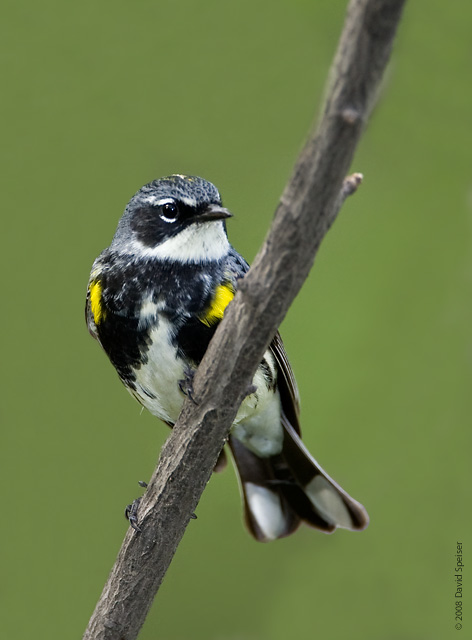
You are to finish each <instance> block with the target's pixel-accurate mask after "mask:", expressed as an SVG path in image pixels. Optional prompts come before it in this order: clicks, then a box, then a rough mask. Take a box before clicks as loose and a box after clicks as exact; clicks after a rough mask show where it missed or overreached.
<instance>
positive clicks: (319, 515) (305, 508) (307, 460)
mask: <svg viewBox="0 0 472 640" xmlns="http://www.w3.org/2000/svg"><path fill="white" fill-rule="evenodd" d="M282 424H283V427H284V443H283V448H282V452H281V453H280V454H278V455H276V456H272V457H270V458H260V457H259V456H257V455H255V454H254V453H252V452H251V451H249V449H247V448H246V447H245V446H244V445H243V444H241V442H239V441H238V440H236V439H235V438H234V436H230V439H229V444H230V448H231V451H232V454H233V458H234V461H235V464H236V467H237V470H238V472H239V477H240V484H241V491H242V495H243V500H244V511H245V519H246V524H247V526H248V528H249V531H250V532H251V533H252V535H253V536H254V537H255V538H256V540H259V541H260V542H268V541H270V540H276V539H277V538H283V537H284V536H288V535H290V534H291V533H293V531H295V529H296V528H297V527H298V525H299V524H300V522H302V521H303V522H306V523H307V524H308V525H310V526H312V527H316V528H317V529H320V530H321V531H324V532H325V533H332V532H333V531H334V530H335V529H336V528H337V527H342V528H343V529H351V530H352V531H359V530H361V529H364V528H365V527H366V526H367V525H368V524H369V516H368V515H367V512H366V510H365V509H364V507H363V506H362V505H361V504H360V503H359V502H357V501H356V500H354V499H353V498H351V496H350V495H349V494H347V493H346V492H345V491H344V490H343V489H342V488H341V487H340V486H339V485H338V484H336V482H334V480H333V479H332V478H330V477H329V476H328V474H327V473H326V472H325V471H323V469H322V468H321V467H320V465H319V464H318V463H317V462H316V460H315V459H314V458H313V457H312V456H311V455H310V453H309V452H308V450H307V449H306V447H305V445H304V444H303V442H302V441H301V438H300V436H299V435H298V433H297V432H296V431H295V429H294V428H293V427H292V426H291V424H290V423H289V422H288V421H287V420H286V419H285V417H284V416H283V414H282Z"/></svg>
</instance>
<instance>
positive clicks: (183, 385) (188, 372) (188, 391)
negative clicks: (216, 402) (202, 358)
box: [179, 367, 198, 404]
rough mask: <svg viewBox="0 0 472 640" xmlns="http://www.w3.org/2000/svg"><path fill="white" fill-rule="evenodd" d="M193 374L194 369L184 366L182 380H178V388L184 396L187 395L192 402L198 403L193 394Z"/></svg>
mask: <svg viewBox="0 0 472 640" xmlns="http://www.w3.org/2000/svg"><path fill="white" fill-rule="evenodd" d="M194 375H195V371H194V370H193V369H190V368H188V367H187V368H186V369H185V371H184V376H185V378H184V379H183V380H179V389H180V390H181V391H182V393H183V394H184V396H188V397H189V398H190V400H191V401H192V402H193V404H198V402H197V401H196V400H195V398H194V396H193V377H194Z"/></svg>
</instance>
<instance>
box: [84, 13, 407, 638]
mask: <svg viewBox="0 0 472 640" xmlns="http://www.w3.org/2000/svg"><path fill="white" fill-rule="evenodd" d="M404 2H405V0H351V2H350V3H349V7H348V11H347V17H346V22H345V25H344V29H343V32H342V35H341V39H340V42H339V46H338V50H337V53H336V56H335V59H334V62H333V65H332V69H331V79H330V83H329V86H328V91H327V98H326V102H325V105H324V110H323V113H322V116H321V119H320V123H319V125H318V128H317V130H316V132H315V134H314V135H312V137H310V139H309V140H308V142H307V144H306V146H305V148H304V149H303V151H302V152H301V154H300V157H299V158H298V161H297V163H296V166H295V170H294V173H293V175H292V178H291V179H290V181H289V182H288V184H287V186H286V188H285V190H284V192H283V194H282V197H281V200H280V204H279V206H278V208H277V211H276V214H275V218H274V222H273V224H272V227H271V229H270V231H269V233H268V235H267V237H266V240H265V242H264V245H263V246H262V248H261V250H260V252H259V254H258V255H257V257H256V259H255V261H254V264H253V266H252V268H251V270H250V271H249V273H248V274H247V276H246V277H245V278H244V280H242V281H241V283H240V286H239V289H238V292H237V294H236V296H235V298H234V300H233V302H232V303H231V304H230V305H229V307H228V309H227V313H226V314H225V317H224V319H223V321H222V322H221V324H220V326H219V327H218V330H217V331H216V333H215V336H214V338H213V340H212V342H211V344H210V346H209V348H208V350H207V353H206V355H205V357H204V359H203V361H202V363H201V365H200V367H199V369H198V372H197V374H196V375H195V379H194V394H193V395H194V398H195V399H196V401H197V402H198V404H195V403H192V402H191V401H190V400H189V399H187V401H186V402H185V404H184V408H183V410H182V413H181V415H180V418H179V420H178V422H177V424H176V425H175V427H174V429H173V431H172V433H171V435H170V437H169V438H168V440H167V442H166V443H165V445H164V447H163V449H162V452H161V456H160V460H159V464H158V467H157V469H156V471H155V472H154V474H153V476H152V478H151V481H150V484H149V488H148V490H147V492H146V494H145V496H144V498H143V500H142V503H141V507H140V526H141V528H142V533H140V534H136V532H134V531H133V530H132V529H129V530H128V532H127V534H126V536H125V539H124V542H123V545H122V547H121V549H120V552H119V555H118V558H117V561H116V563H115V566H114V567H113V569H112V571H111V574H110V576H109V578H108V581H107V583H106V585H105V587H104V589H103V593H102V595H101V597H100V600H99V601H98V604H97V606H96V609H95V611H94V613H93V615H92V618H91V620H90V623H89V626H88V628H87V630H86V632H85V635H84V639H86V640H91V639H92V638H93V639H94V640H98V639H100V640H102V639H107V640H132V639H133V638H136V637H137V635H138V633H139V629H140V628H141V626H142V624H143V622H144V620H145V617H146V615H147V612H148V610H149V608H150V606H151V604H152V601H153V598H154V596H155V594H156V592H157V590H158V588H159V586H160V584H161V582H162V580H163V578H164V575H165V572H166V570H167V567H168V566H169V564H170V562H171V560H172V556H173V555H174V553H175V550H176V548H177V546H178V544H179V542H180V539H181V538H182V536H183V533H184V531H185V528H186V526H187V524H188V522H189V519H190V517H191V514H192V513H193V511H194V510H195V508H196V506H197V503H198V501H199V499H200V496H201V494H202V492H203V490H204V488H205V485H206V484H207V482H208V480H209V478H210V475H211V472H212V469H213V467H214V465H215V462H216V460H217V457H218V455H219V453H220V451H221V449H222V447H223V444H224V442H225V439H226V437H227V435H228V432H229V430H230V427H231V423H232V421H233V419H234V417H235V415H236V413H237V410H238V408H239V405H240V403H241V401H242V400H243V398H244V395H245V393H246V389H247V388H248V386H249V385H250V383H251V380H252V377H253V375H254V373H255V371H256V368H257V366H258V363H259V362H260V360H261V359H262V356H263V354H264V351H265V350H266V348H267V346H268V345H269V343H270V341H271V339H272V337H273V335H274V334H275V331H276V330H277V327H278V326H279V324H280V323H281V321H282V320H283V318H284V316H285V314H286V312H287V310H288V308H289V306H290V304H291V303H292V301H293V299H294V298H295V296H296V295H297V293H298V291H299V290H300V288H301V286H302V284H303V282H304V280H305V279H306V277H307V275H308V272H309V270H310V268H311V266H312V264H313V261H314V258H315V255H316V253H317V250H318V247H319V245H320V242H321V241H322V239H323V237H324V235H325V233H326V231H327V230H328V228H329V227H330V225H331V224H332V223H333V221H334V219H335V217H336V215H337V213H338V211H339V209H340V207H341V205H342V203H343V201H344V199H345V198H346V197H347V195H349V193H351V192H353V191H354V190H355V188H356V186H357V184H358V182H359V181H360V178H359V177H356V176H351V177H350V178H348V179H347V181H344V182H343V180H344V176H345V175H346V173H347V172H348V170H349V166H350V164H351V160H352V158H353V155H354V150H355V148H356V145H357V142H358V140H359V138H360V135H361V132H362V129H363V127H364V125H365V123H366V121H367V118H368V115H369V113H370V110H371V107H372V106H373V103H374V99H375V96H376V94H377V91H378V87H379V83H380V81H381V78H382V74H383V72H384V69H385V66H386V64H387V61H388V58H389V56H390V52H391V49H392V44H393V39H394V36H395V32H396V28H397V25H398V22H399V20H400V16H401V12H402V9H403V5H404ZM357 175H358V174H357Z"/></svg>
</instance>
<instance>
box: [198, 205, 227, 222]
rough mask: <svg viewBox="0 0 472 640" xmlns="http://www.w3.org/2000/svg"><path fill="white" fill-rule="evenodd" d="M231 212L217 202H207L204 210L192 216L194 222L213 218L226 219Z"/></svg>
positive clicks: (209, 220) (208, 220) (207, 220)
mask: <svg viewBox="0 0 472 640" xmlns="http://www.w3.org/2000/svg"><path fill="white" fill-rule="evenodd" d="M232 216H233V214H232V213H231V211H228V209H225V208H224V207H221V206H220V205H218V204H209V205H208V206H207V207H206V209H204V211H202V212H201V213H197V215H196V216H195V217H194V218H193V220H194V222H211V221H213V220H226V218H231V217H232Z"/></svg>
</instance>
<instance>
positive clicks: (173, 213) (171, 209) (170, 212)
mask: <svg viewBox="0 0 472 640" xmlns="http://www.w3.org/2000/svg"><path fill="white" fill-rule="evenodd" d="M178 214H179V209H178V207H177V205H176V204H175V202H166V203H165V204H163V205H161V211H160V213H159V216H160V217H161V219H162V220H164V222H175V221H176V220H177V216H178Z"/></svg>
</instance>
